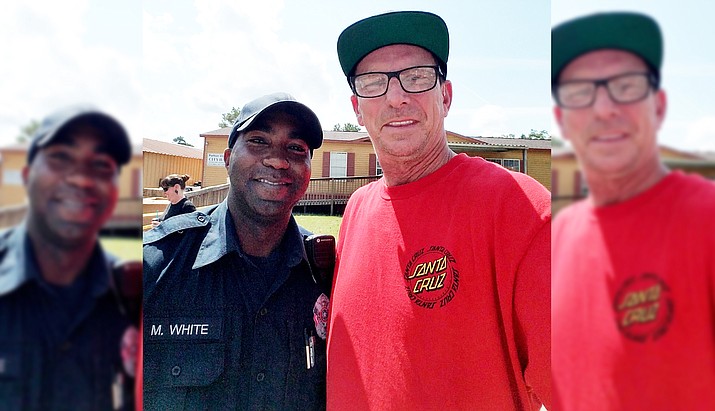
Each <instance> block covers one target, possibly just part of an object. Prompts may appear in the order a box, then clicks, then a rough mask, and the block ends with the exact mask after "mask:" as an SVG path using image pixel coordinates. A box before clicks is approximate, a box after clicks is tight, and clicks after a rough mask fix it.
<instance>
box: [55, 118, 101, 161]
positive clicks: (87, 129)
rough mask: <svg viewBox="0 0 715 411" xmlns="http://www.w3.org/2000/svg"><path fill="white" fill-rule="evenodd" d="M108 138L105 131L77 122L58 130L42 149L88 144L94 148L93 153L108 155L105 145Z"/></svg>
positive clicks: (86, 123)
mask: <svg viewBox="0 0 715 411" xmlns="http://www.w3.org/2000/svg"><path fill="white" fill-rule="evenodd" d="M108 138H109V135H108V134H107V132H106V131H105V130H102V129H100V128H98V127H96V126H93V125H92V124H90V123H88V122H84V121H78V122H74V123H71V124H69V125H67V127H65V128H63V129H62V130H60V131H59V132H58V134H57V137H55V138H54V139H52V141H50V142H49V143H48V144H47V145H46V146H45V147H44V148H49V147H52V146H55V145H66V146H72V147H78V146H80V145H82V144H89V145H93V146H94V151H95V152H98V153H107V154H110V148H109V144H108V143H107V140H108Z"/></svg>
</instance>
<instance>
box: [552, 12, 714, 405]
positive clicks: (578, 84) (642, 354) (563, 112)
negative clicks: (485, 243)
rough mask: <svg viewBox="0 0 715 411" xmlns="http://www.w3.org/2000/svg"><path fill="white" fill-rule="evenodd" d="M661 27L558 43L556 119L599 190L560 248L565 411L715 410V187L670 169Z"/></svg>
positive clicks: (556, 253) (581, 31)
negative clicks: (662, 135)
mask: <svg viewBox="0 0 715 411" xmlns="http://www.w3.org/2000/svg"><path fill="white" fill-rule="evenodd" d="M662 58H663V43H662V36H661V32H660V29H659V27H658V24H657V23H656V22H655V21H654V20H653V19H652V18H650V17H648V16H645V15H642V14H637V13H602V14H595V15H589V16H585V17H581V18H578V19H575V20H571V21H568V22H565V23H563V24H561V25H559V26H557V27H555V28H554V29H553V31H552V91H553V96H554V100H555V101H556V107H555V108H554V113H555V116H556V120H557V122H558V124H559V127H560V128H561V131H562V134H563V137H564V138H565V139H566V140H568V141H569V142H570V143H571V145H572V147H573V149H574V151H575V153H576V156H577V158H578V161H579V164H580V166H581V169H582V171H583V173H584V176H585V179H586V182H587V183H588V187H589V195H588V198H586V199H585V200H583V201H581V202H578V203H576V204H574V205H572V206H570V207H567V208H566V209H564V210H562V211H561V212H560V214H559V216H558V217H557V218H556V220H555V222H554V230H553V246H552V251H553V255H552V273H553V277H552V286H553V288H552V318H553V321H552V344H553V350H552V367H553V377H554V397H555V398H554V405H555V407H554V409H564V410H630V409H648V410H653V409H658V410H661V409H662V410H672V409H683V410H685V409H687V410H706V409H708V410H710V409H715V391H714V390H713V387H715V326H714V325H715V309H714V308H715V184H713V183H712V182H711V181H708V180H705V179H704V178H702V177H700V176H694V175H686V174H683V173H681V172H672V171H670V170H668V168H667V167H666V166H665V165H664V164H663V162H662V160H661V159H660V156H659V151H658V142H657V138H656V135H657V132H658V130H659V128H660V126H661V124H662V122H663V119H664V118H665V112H666V95H665V92H664V91H663V90H662V89H661V88H660V80H661V76H660V74H661V65H662Z"/></svg>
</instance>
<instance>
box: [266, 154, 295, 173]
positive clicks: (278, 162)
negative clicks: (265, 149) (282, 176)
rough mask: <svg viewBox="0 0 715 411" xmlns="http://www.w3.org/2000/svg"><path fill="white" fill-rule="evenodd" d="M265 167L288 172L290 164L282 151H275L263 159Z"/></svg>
mask: <svg viewBox="0 0 715 411" xmlns="http://www.w3.org/2000/svg"><path fill="white" fill-rule="evenodd" d="M263 165H264V166H266V167H271V168H275V169H276V170H286V169H288V168H289V167H290V162H288V158H287V157H286V155H285V154H284V153H283V152H282V151H281V150H273V151H272V152H271V153H270V154H269V155H267V156H266V157H265V158H264V159H263Z"/></svg>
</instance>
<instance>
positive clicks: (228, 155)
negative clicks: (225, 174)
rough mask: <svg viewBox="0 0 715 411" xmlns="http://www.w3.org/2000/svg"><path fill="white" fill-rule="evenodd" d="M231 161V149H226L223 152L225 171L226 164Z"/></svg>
mask: <svg viewBox="0 0 715 411" xmlns="http://www.w3.org/2000/svg"><path fill="white" fill-rule="evenodd" d="M230 159H231V149H230V148H227V149H225V150H223V165H224V166H225V167H226V170H228V163H229V160H230Z"/></svg>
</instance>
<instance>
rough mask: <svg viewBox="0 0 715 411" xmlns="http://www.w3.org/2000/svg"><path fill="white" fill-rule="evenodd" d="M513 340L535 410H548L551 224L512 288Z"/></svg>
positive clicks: (540, 234) (530, 250)
mask: <svg viewBox="0 0 715 411" xmlns="http://www.w3.org/2000/svg"><path fill="white" fill-rule="evenodd" d="M514 288H515V290H514V329H515V340H516V346H517V351H518V355H519V360H520V363H521V367H522V371H523V373H524V381H525V382H526V386H527V390H528V391H529V396H530V398H531V399H532V406H533V407H534V409H535V410H538V409H539V408H540V405H541V404H543V405H544V406H546V408H549V409H550V407H551V221H550V220H549V221H547V222H546V223H544V224H543V226H542V227H541V228H540V229H539V230H538V231H537V232H536V235H535V236H534V238H533V239H532V241H531V244H530V246H529V248H528V249H527V251H526V254H525V255H524V258H523V259H522V260H521V262H520V264H519V266H518V269H517V273H516V278H515V285H514Z"/></svg>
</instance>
